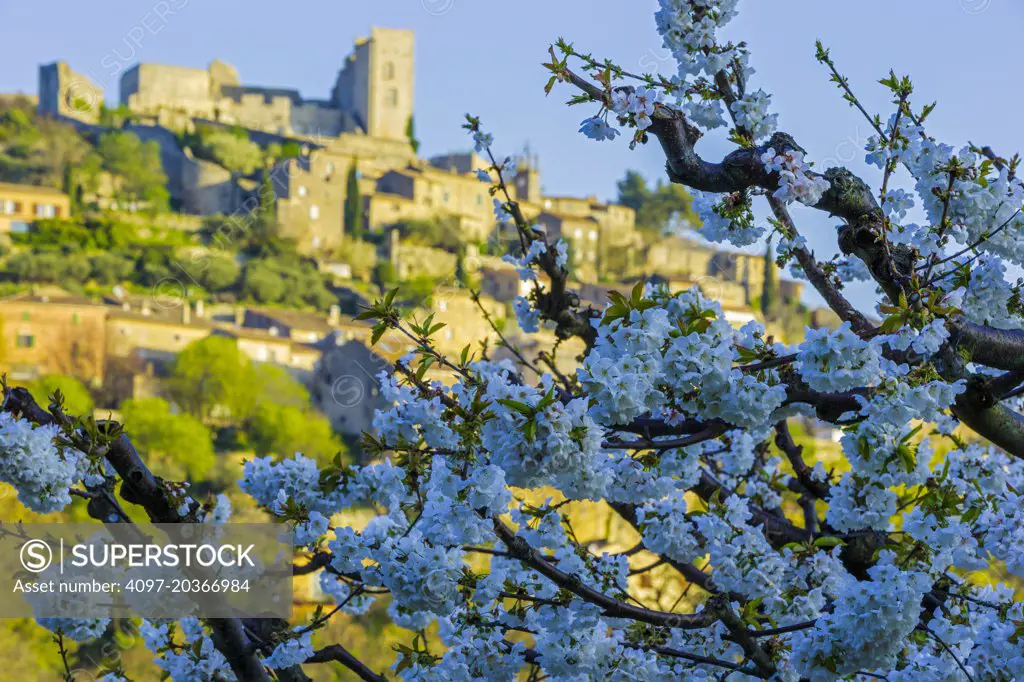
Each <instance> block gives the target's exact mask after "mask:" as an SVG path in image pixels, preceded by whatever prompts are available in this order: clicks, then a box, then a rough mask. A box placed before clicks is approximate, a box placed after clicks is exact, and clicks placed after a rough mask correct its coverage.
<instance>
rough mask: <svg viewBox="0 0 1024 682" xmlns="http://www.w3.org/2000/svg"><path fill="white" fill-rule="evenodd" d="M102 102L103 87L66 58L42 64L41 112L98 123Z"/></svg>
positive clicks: (40, 85)
mask: <svg viewBox="0 0 1024 682" xmlns="http://www.w3.org/2000/svg"><path fill="white" fill-rule="evenodd" d="M102 104H103V89H102V88H100V87H99V86H97V85H96V84H95V83H93V82H92V81H91V80H89V79H88V78H87V77H85V76H83V75H82V74H80V73H77V72H75V71H72V69H71V67H70V66H68V65H67V63H66V62H54V63H53V64H44V65H42V66H40V67H39V113H41V114H44V115H47V116H55V117H60V118H70V119H73V120H76V121H81V122H83V123H96V122H98V121H99V118H100V106H101V105H102Z"/></svg>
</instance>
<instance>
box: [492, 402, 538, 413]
mask: <svg viewBox="0 0 1024 682" xmlns="http://www.w3.org/2000/svg"><path fill="white" fill-rule="evenodd" d="M498 404H499V405H504V406H505V407H507V408H508V409H510V410H515V411H516V412H519V413H520V414H525V415H527V416H529V415H531V414H533V408H532V407H530V406H529V405H527V404H526V403H521V402H519V401H518V400H508V399H504V398H503V399H501V400H499V401H498Z"/></svg>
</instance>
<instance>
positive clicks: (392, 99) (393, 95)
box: [384, 88, 398, 107]
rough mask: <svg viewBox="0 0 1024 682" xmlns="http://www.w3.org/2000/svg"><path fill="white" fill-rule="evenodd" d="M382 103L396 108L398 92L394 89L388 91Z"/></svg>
mask: <svg viewBox="0 0 1024 682" xmlns="http://www.w3.org/2000/svg"><path fill="white" fill-rule="evenodd" d="M384 102H385V103H386V104H387V105H388V106H389V107H397V106H398V90H396V89H395V88H391V89H390V90H388V95H387V98H386V99H385V100H384Z"/></svg>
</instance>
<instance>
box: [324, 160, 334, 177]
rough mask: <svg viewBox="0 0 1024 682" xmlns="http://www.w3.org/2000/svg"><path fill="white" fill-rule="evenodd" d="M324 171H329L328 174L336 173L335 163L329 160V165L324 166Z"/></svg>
mask: <svg viewBox="0 0 1024 682" xmlns="http://www.w3.org/2000/svg"><path fill="white" fill-rule="evenodd" d="M324 172H325V173H327V174H328V175H331V174H333V173H334V163H333V162H331V161H328V162H327V165H325V166H324Z"/></svg>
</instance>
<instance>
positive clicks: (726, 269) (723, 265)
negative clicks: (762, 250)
mask: <svg viewBox="0 0 1024 682" xmlns="http://www.w3.org/2000/svg"><path fill="white" fill-rule="evenodd" d="M709 274H711V275H714V276H716V277H719V278H721V279H723V280H726V281H728V282H733V283H735V284H738V285H740V286H742V287H743V288H744V289H745V290H746V292H747V303H751V302H753V301H754V300H756V299H759V298H761V293H762V292H763V291H764V256H763V255H755V254H748V253H735V252H730V251H719V252H718V253H716V254H715V255H714V257H713V258H712V259H711V271H710V273H709Z"/></svg>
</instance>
